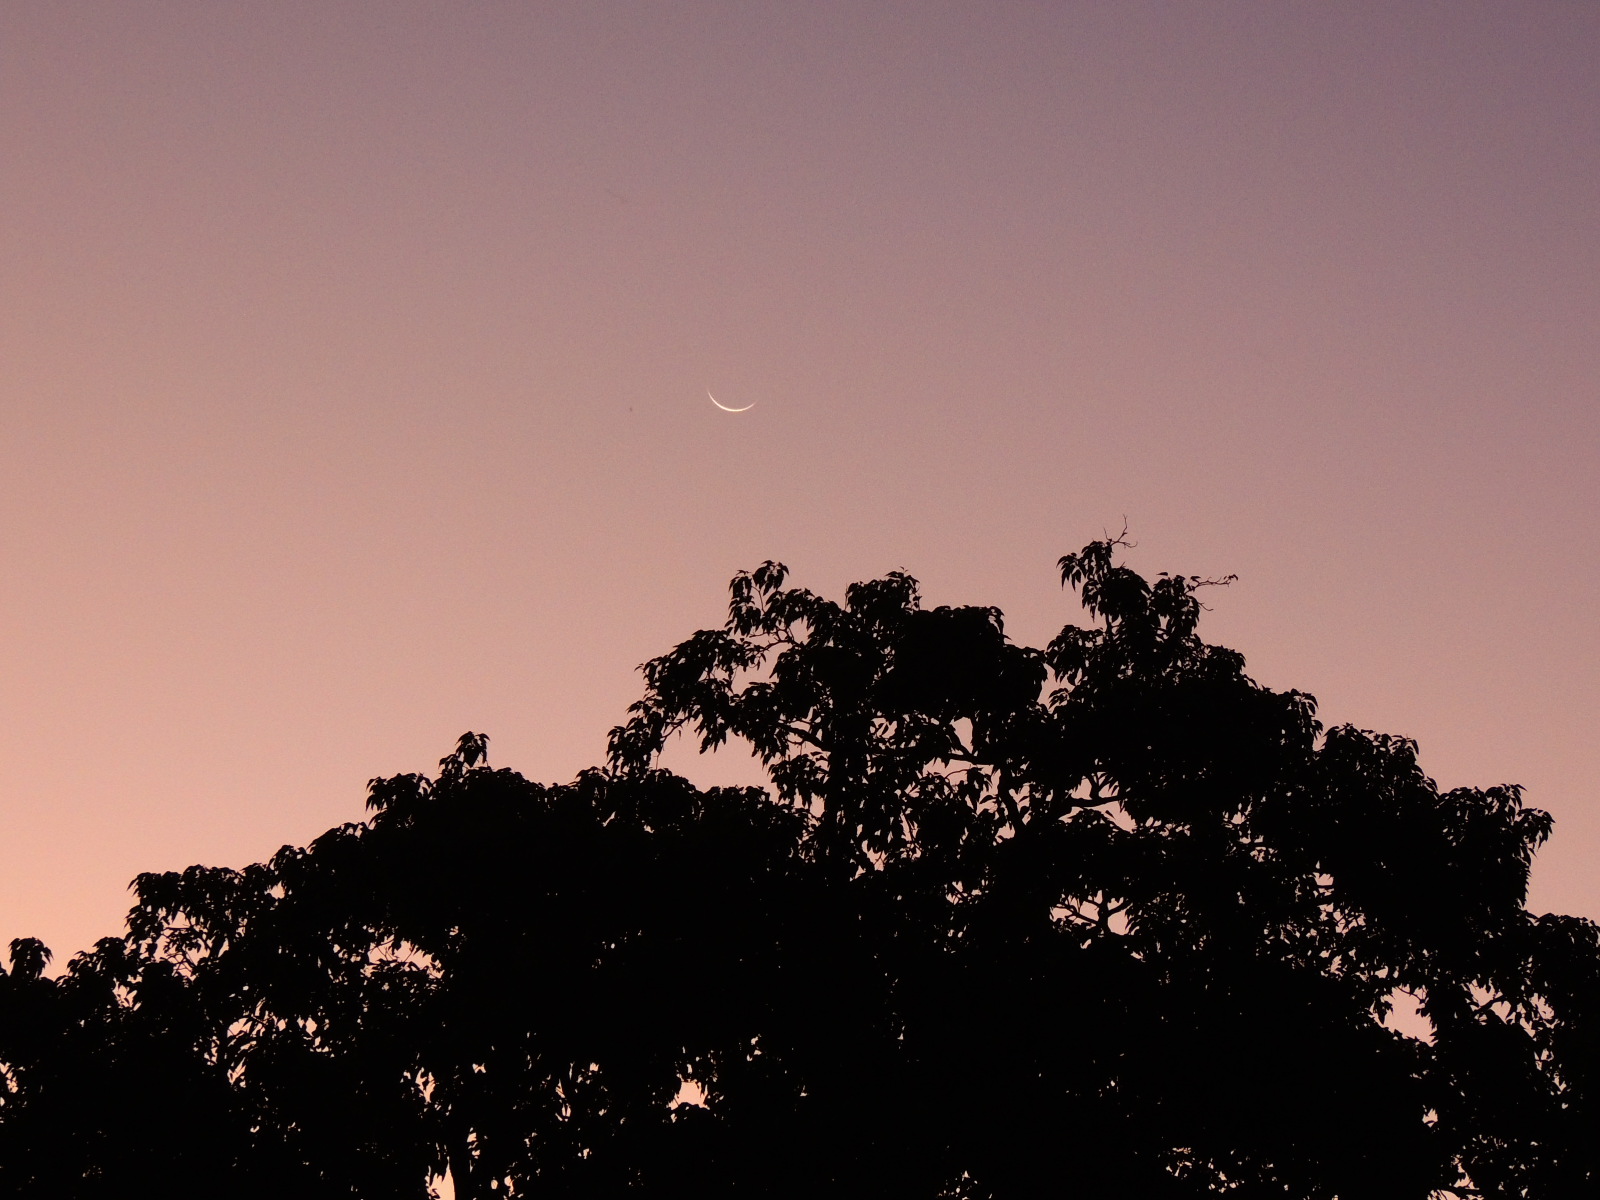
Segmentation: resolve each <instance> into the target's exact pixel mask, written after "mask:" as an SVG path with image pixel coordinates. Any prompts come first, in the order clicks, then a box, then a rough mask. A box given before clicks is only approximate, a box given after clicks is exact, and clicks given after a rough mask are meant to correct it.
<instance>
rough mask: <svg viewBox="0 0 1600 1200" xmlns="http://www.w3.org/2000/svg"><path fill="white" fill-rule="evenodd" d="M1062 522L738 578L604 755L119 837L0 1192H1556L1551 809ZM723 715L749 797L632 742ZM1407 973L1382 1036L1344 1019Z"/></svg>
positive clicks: (482, 751) (1598, 996)
mask: <svg viewBox="0 0 1600 1200" xmlns="http://www.w3.org/2000/svg"><path fill="white" fill-rule="evenodd" d="M1117 545H1118V542H1117V541H1116V540H1114V539H1107V540H1104V541H1100V542H1096V543H1092V544H1091V545H1089V546H1087V547H1085V548H1084V550H1082V551H1081V552H1079V553H1078V554H1075V555H1068V556H1067V557H1065V558H1063V559H1062V560H1061V570H1062V578H1063V582H1064V583H1065V584H1069V585H1071V586H1073V587H1075V588H1077V589H1078V591H1079V592H1080V595H1081V598H1082V600H1083V603H1084V605H1085V607H1086V609H1087V610H1088V613H1089V615H1090V617H1091V618H1092V621H1091V624H1090V625H1089V626H1087V627H1077V626H1069V627H1068V628H1066V629H1065V630H1063V632H1062V633H1061V635H1060V636H1059V637H1057V638H1056V639H1055V640H1054V641H1053V642H1052V643H1051V644H1050V645H1049V646H1048V647H1047V648H1045V649H1044V650H1042V651H1041V650H1033V649H1028V648H1025V647H1020V646H1017V645H1014V644H1013V643H1011V642H1010V641H1008V640H1007V638H1006V637H1005V635H1004V629H1003V625H1002V622H1001V617H1000V614H999V612H998V611H996V610H994V609H988V608H937V609H932V610H929V609H924V608H922V607H921V606H920V603H919V600H918V595H917V588H916V584H915V582H914V581H913V580H912V579H910V578H909V577H907V576H904V575H898V574H897V575H890V576H888V577H887V578H885V579H881V580H877V581H874V582H870V583H864V584H856V585H854V586H853V587H851V588H850V589H848V591H847V593H846V596H845V600H844V603H842V604H839V603H835V602H832V601H828V600H825V599H823V598H821V597H818V596H815V595H813V594H812V593H810V592H807V591H805V590H802V589H793V588H788V587H786V586H785V585H786V578H785V571H784V568H783V567H782V566H780V565H778V564H774V563H768V564H765V565H764V566H762V567H761V568H759V569H758V570H756V571H753V572H750V573H747V574H741V575H739V576H737V577H736V578H735V579H734V581H733V585H732V602H731V605H730V611H729V618H728V621H727V624H726V625H725V627H724V628H722V629H719V630H710V631H703V632H701V633H698V634H696V635H694V637H692V638H690V639H689V640H688V641H686V642H684V643H683V644H681V645H680V646H678V647H677V648H675V649H674V650H673V651H671V652H670V653H668V654H666V655H664V656H662V657H661V658H658V659H655V660H653V661H652V662H650V663H648V664H646V666H645V668H644V675H645V684H646V690H645V695H644V697H643V698H642V699H641V700H640V701H639V702H638V703H637V704H635V705H634V706H633V708H632V710H631V711H630V714H629V719H628V721H627V722H626V723H625V724H624V725H622V726H620V727H619V728H617V729H615V730H613V731H612V735H611V744H610V755H609V761H608V763H607V765H606V767H605V768H603V769H596V770H593V771H590V772H587V773H585V774H584V775H582V776H580V777H579V778H578V779H577V780H576V781H575V782H573V783H571V784H568V785H563V786H555V787H550V786H543V785H539V784H535V783H532V782H529V781H528V780H526V779H524V778H522V777H521V776H520V775H517V774H515V773H514V772H511V771H508V770H504V769H491V768H490V767H489V766H488V765H487V762H486V751H487V739H486V738H484V737H482V736H481V735H477V734H467V735H464V736H463V738H462V739H461V742H460V744H459V745H458V747H457V749H456V750H455V752H454V753H452V754H451V755H450V756H448V757H447V758H446V759H444V760H443V762H442V763H441V767H440V772H439V774H438V775H437V777H435V778H427V777H423V776H417V775H405V776H397V777H394V778H389V779H379V780H374V781H373V783H372V785H371V788H370V795H369V806H370V808H371V810H372V813H371V817H370V818H369V820H367V821H365V822H363V823H360V824H352V825H347V826H343V827H341V828H338V829H335V830H331V831H330V832H328V833H327V834H325V835H323V836H322V837H321V838H319V839H317V840H316V841H315V842H313V843H311V845H309V846H307V847H305V848H303V849H301V848H292V847H285V848H284V849H283V850H281V851H280V852H279V853H278V854H277V855H276V856H274V857H273V859H272V860H271V861H270V862H268V863H265V864H259V865H256V866H252V867H248V868H246V869H244V870H242V871H232V870H221V869H209V868H200V867H194V868H190V869H189V870H188V871H185V872H182V873H172V874H166V875H145V876H141V877H140V878H139V879H138V880H137V881H136V882H135V889H136V899H137V903H136V905H135V907H134V909H133V911H132V913H131V914H130V921H129V933H128V935H127V937H126V938H123V939H107V940H105V941H102V942H101V943H99V945H97V947H96V948H95V950H93V951H91V952H89V953H87V954H83V955H79V956H78V957H77V958H76V959H74V960H73V961H72V963H71V964H70V965H69V966H68V969H67V971H66V973H65V974H64V975H63V976H62V977H61V978H59V979H50V978H48V977H46V976H45V974H44V967H45V961H46V958H47V955H48V951H46V950H44V948H43V947H42V946H40V945H38V943H36V942H31V941H19V942H16V943H13V947H12V970H11V972H10V973H9V975H7V976H6V977H5V978H4V979H3V980H0V1064H3V1065H4V1066H3V1075H0V1083H3V1091H0V1189H4V1190H5V1191H6V1192H8V1193H9V1194H15V1195H39V1196H43V1195H50V1196H78V1195H82V1196H99V1195H108V1196H109V1195H125V1194H138V1193H139V1187H140V1182H141V1181H148V1180H150V1179H153V1178H158V1177H165V1178H172V1177H181V1178H183V1179H184V1180H186V1181H188V1180H192V1181H195V1183H196V1189H198V1187H200V1186H201V1185H203V1186H204V1189H205V1190H206V1191H207V1192H225V1193H227V1194H232V1195H253V1194H260V1195H266V1194H269V1193H271V1194H275V1195H276V1194H289V1193H294V1194H301V1195H308V1196H343V1197H348V1196H361V1197H370V1196H393V1197H419V1198H420V1197H422V1196H424V1195H426V1193H427V1190H428V1181H429V1179H430V1178H432V1177H437V1176H440V1175H443V1174H444V1173H446V1172H447V1171H448V1173H449V1174H450V1176H451V1177H452V1179H453V1182H454V1185H455V1189H456V1194H457V1195H458V1196H460V1197H462V1198H463V1200H466V1198H467V1197H486V1196H493V1195H519V1194H525V1193H529V1192H538V1193H539V1194H544V1195H557V1196H559V1195H571V1196H608V1195H624V1194H626V1195H660V1196H669V1195H670V1196H676V1195H680V1194H699V1195H717V1196H747V1195H750V1196H771V1197H785V1196H795V1197H799V1196H807V1197H813V1196H817V1195H838V1194H847V1195H848V1194H862V1195H867V1194H870V1195H873V1196H887V1197H896V1196H905V1197H923V1198H928V1200H933V1198H936V1197H974V1198H976V1197H996V1198H999V1197H1034V1196H1040V1195H1053V1194H1060V1195H1069V1196H1081V1197H1098V1196H1107V1197H1109V1196H1116V1197H1119V1198H1121V1197H1126V1196H1130V1195H1134V1196H1141V1197H1155V1198H1160V1197H1190V1196H1201V1195H1210V1194H1222V1193H1226V1194H1229V1195H1233V1196H1237V1197H1241V1198H1246V1197H1305V1198H1313V1197H1318V1198H1320V1197H1328V1198H1331V1197H1340V1198H1342V1200H1349V1198H1353V1197H1391V1196H1392V1197H1416V1198H1418V1200H1421V1198H1422V1197H1427V1196H1429V1195H1455V1196H1477V1195H1483V1196H1507V1197H1525V1198H1528V1200H1536V1198H1544V1197H1550V1198H1556V1197H1561V1198H1565V1197H1571V1196H1576V1195H1584V1194H1589V1193H1590V1192H1593V1191H1594V1190H1595V1186H1596V1184H1597V1183H1600V1178H1597V1174H1600V1171H1597V1161H1596V1151H1595V1149H1594V1148H1593V1143H1595V1141H1596V1138H1595V1134H1596V1132H1597V1128H1596V1119H1595V1118H1596V1112H1595V1100H1594V1089H1595V1086H1596V1068H1597V1065H1600V1040H1597V1037H1596V1031H1597V1028H1600V1025H1597V1016H1600V1014H1597V1011H1596V1010H1597V1006H1600V937H1597V930H1596V927H1595V926H1594V925H1593V924H1592V923H1590V922H1587V921H1583V920H1579V919H1576V918H1570V917H1556V916H1542V917H1535V916H1532V915H1530V914H1529V913H1528V912H1526V911H1525V909H1524V907H1523V906H1524V901H1525V893H1526V885H1527V879H1528V870H1529V864H1530V861H1531V857H1532V854H1533V852H1534V850H1535V849H1536V848H1537V847H1538V845H1539V844H1540V843H1541V842H1542V841H1543V840H1544V839H1545V837H1546V836H1547V835H1548V832H1549V827H1550V822H1549V819H1548V818H1547V817H1546V816H1545V815H1544V814H1543V813H1540V812H1538V811H1536V810H1533V809H1530V808H1527V807H1525V806H1524V805H1523V803H1522V800H1521V797H1520V795H1519V794H1518V792H1517V790H1516V789H1515V788H1510V787H1502V788H1490V789H1487V790H1477V789H1457V790H1454V791H1448V792H1441V791H1440V790H1439V789H1438V788H1437V787H1436V786H1435V785H1434V784H1433V782H1432V781H1431V780H1430V779H1428V777H1427V776H1426V775H1425V774H1423V772H1422V771H1421V769H1420V768H1419V766H1418V764H1417V759H1416V747H1415V745H1414V744H1412V743H1411V742H1408V741H1406V740H1404V739H1400V738H1393V737H1386V736H1383V735H1378V734H1373V733H1369V732H1365V731H1361V730H1356V729H1352V728H1349V727H1338V728H1334V729H1329V730H1324V729H1323V728H1322V727H1321V726H1320V725H1319V723H1318V722H1317V720H1316V716H1315V704H1314V701H1313V700H1312V699H1311V698H1310V697H1309V696H1306V695H1304V694H1301V693H1297V692H1287V693H1280V692H1274V691H1271V690H1270V689H1267V688H1264V687H1262V686H1260V685H1259V684H1257V683H1255V682H1254V681H1252V680H1251V679H1250V678H1249V677H1248V676H1247V675H1246V674H1245V672H1244V662H1243V659H1242V658H1241V657H1240V656H1239V655H1238V654H1236V653H1234V652H1232V651H1229V650H1225V649H1222V648H1220V647H1215V646H1209V645H1207V644H1205V643H1204V642H1202V641H1201V640H1200V639H1199V637H1198V636H1197V633H1196V627H1197V623H1198V620H1199V617H1200V613H1201V606H1200V604H1199V602H1198V598H1197V591H1198V589H1199V588H1200V587H1201V586H1203V585H1204V584H1205V583H1206V582H1208V581H1205V580H1200V579H1197V578H1194V577H1181V576H1162V577H1160V578H1159V579H1158V580H1157V581H1156V582H1154V583H1150V582H1148V581H1146V580H1145V579H1143V578H1141V577H1140V576H1139V575H1137V574H1136V573H1134V572H1133V571H1132V570H1130V569H1128V568H1127V567H1124V566H1120V565H1118V563H1117V562H1116V549H1117ZM680 731H683V732H687V733H689V734H691V735H692V736H695V737H697V738H698V739H699V741H700V744H701V745H702V746H703V747H705V748H711V747H715V746H718V745H721V744H723V743H724V742H726V741H727V740H729V739H730V738H736V739H740V740H742V741H743V742H745V743H746V744H748V745H749V746H750V747H751V748H752V749H753V751H754V753H755V755H756V756H757V758H758V759H759V761H760V762H761V763H763V764H764V765H765V767H766V769H767V772H768V775H769V777H770V779H771V783H772V791H771V792H770V793H769V792H768V791H765V790H762V789H756V788H745V789H728V788H714V789H710V790H701V789H697V788H695V787H694V786H693V785H691V784H690V783H689V782H687V781H686V780H684V779H681V778H679V777H677V776H675V775H672V774H670V773H668V772H665V771H663V770H661V769H659V767H658V766H657V761H658V756H659V754H660V752H661V750H662V749H663V747H664V746H665V744H666V743H667V741H668V739H669V738H671V737H672V736H673V735H674V734H676V733H678V732H680ZM1408 1000H1409V1001H1410V1002H1414V1003H1415V1004H1416V1006H1417V1007H1418V1011H1419V1019H1421V1020H1422V1021H1424V1022H1425V1023H1426V1026H1427V1028H1428V1029H1429V1030H1431V1034H1430V1036H1429V1037H1427V1038H1422V1037H1417V1036H1411V1035H1408V1034H1407V1033H1404V1032H1401V1031H1400V1030H1399V1029H1396V1028H1391V1027H1390V1024H1389V1023H1388V1021H1387V1018H1388V1017H1389V1015H1390V1012H1391V1008H1392V1006H1393V1005H1395V1004H1396V1003H1397V1002H1404V1001H1408Z"/></svg>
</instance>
